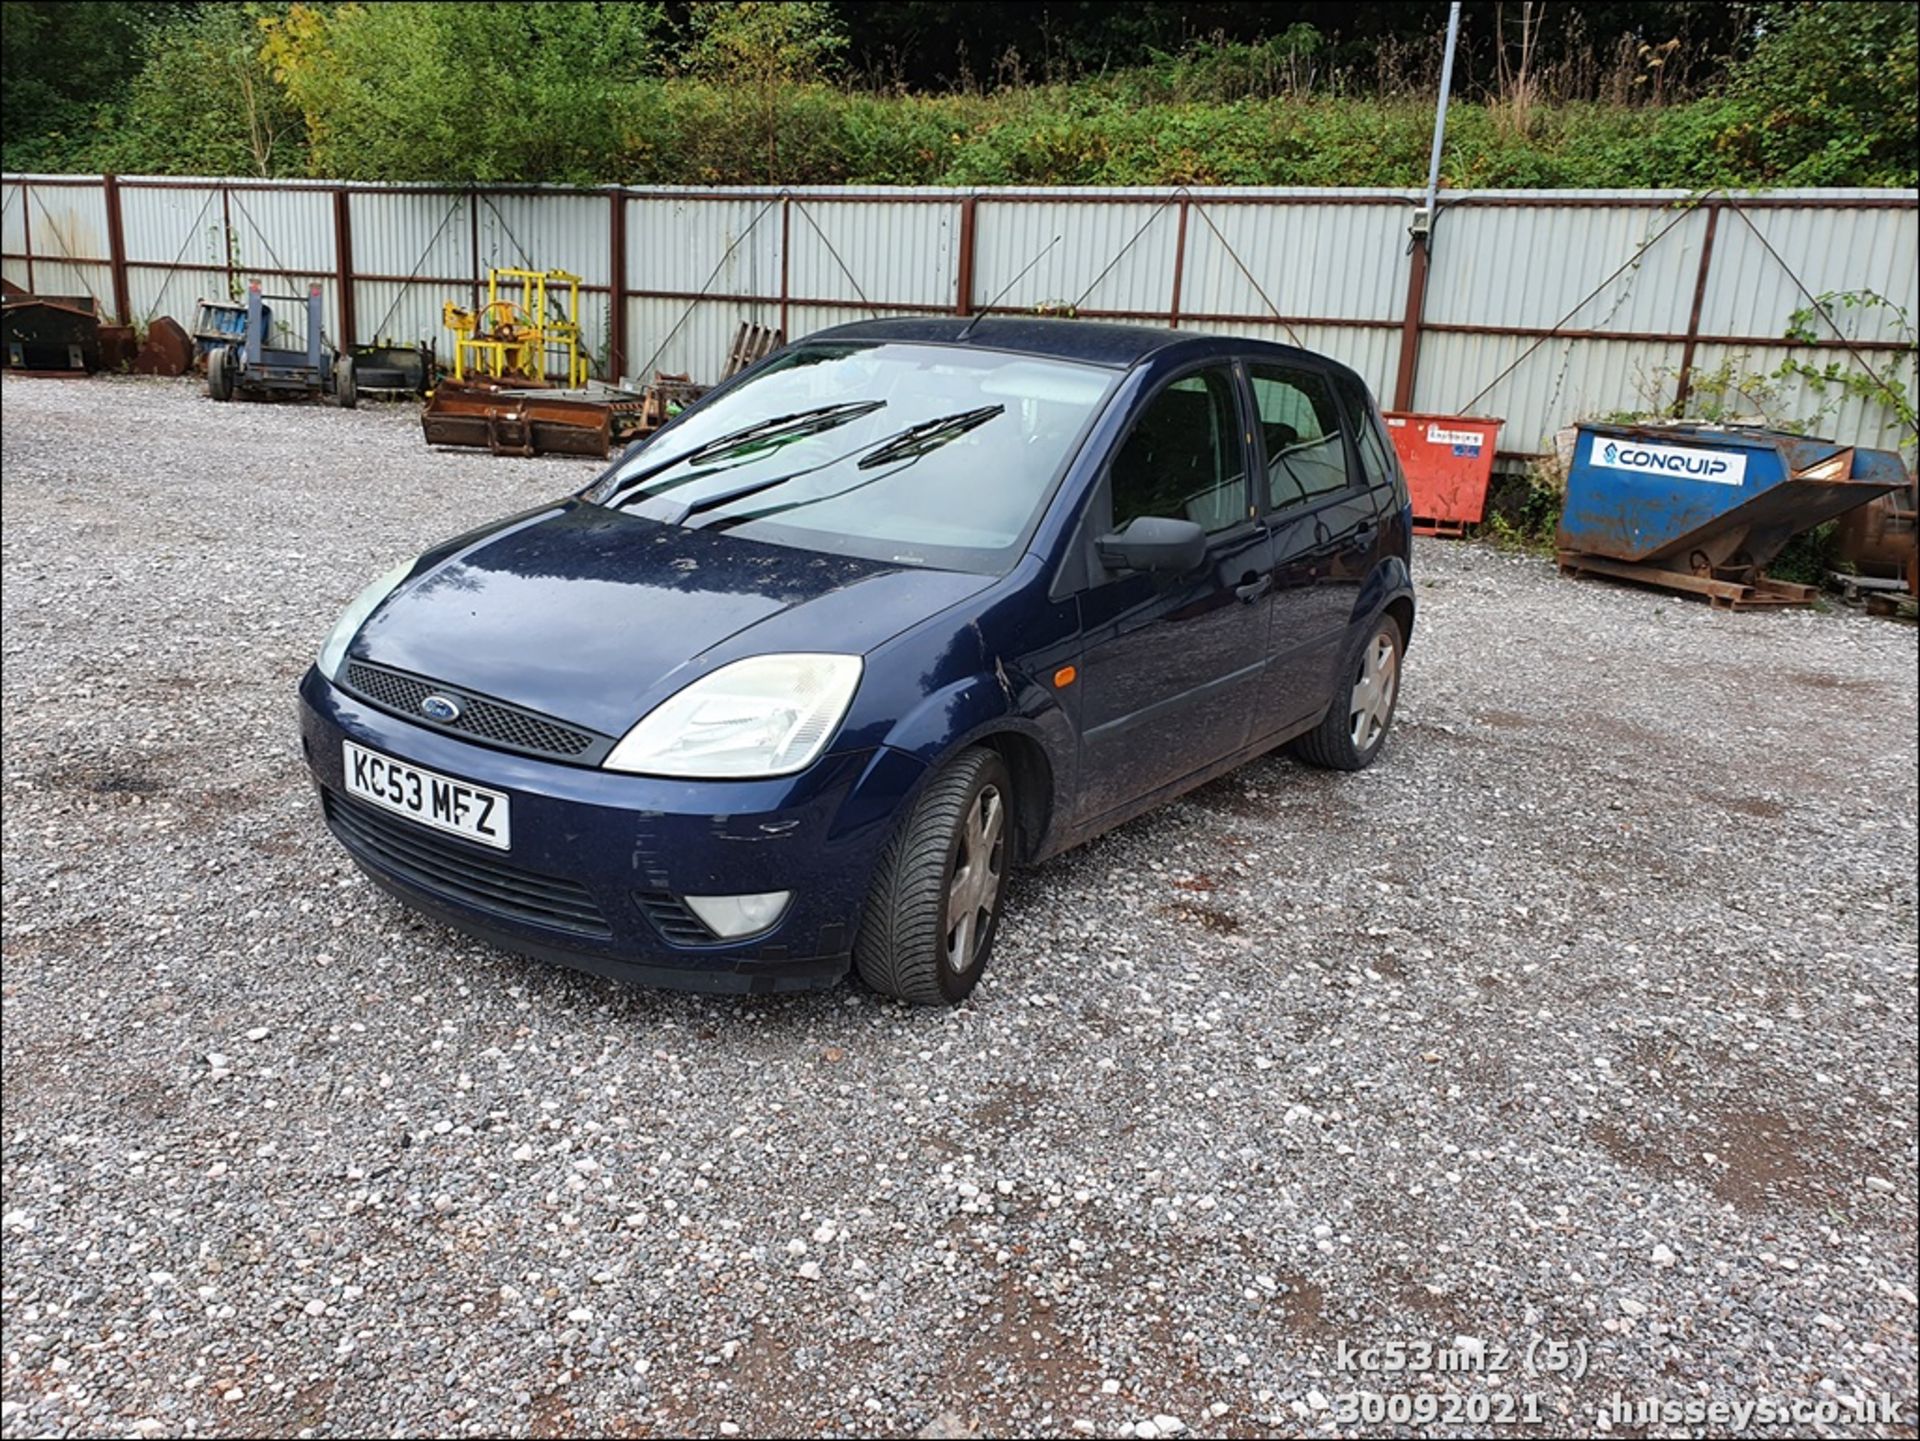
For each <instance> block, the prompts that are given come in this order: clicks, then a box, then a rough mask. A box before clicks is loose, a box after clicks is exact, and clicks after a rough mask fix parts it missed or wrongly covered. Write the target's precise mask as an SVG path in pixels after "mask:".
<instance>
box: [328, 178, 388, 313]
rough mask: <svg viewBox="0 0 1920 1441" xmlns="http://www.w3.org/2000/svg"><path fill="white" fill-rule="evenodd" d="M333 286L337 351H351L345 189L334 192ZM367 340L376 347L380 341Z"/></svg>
mask: <svg viewBox="0 0 1920 1441" xmlns="http://www.w3.org/2000/svg"><path fill="white" fill-rule="evenodd" d="M333 283H334V285H335V286H336V287H337V288H338V289H339V291H340V348H341V350H343V351H351V350H352V349H353V347H354V345H355V344H356V343H357V342H358V339H359V337H358V336H357V335H356V334H355V331H356V330H357V329H358V326H357V325H356V322H355V316H354V307H353V207H352V204H351V203H350V201H349V200H348V197H347V192H346V190H345V188H344V187H343V188H341V189H339V190H336V191H334V192H333ZM368 338H369V339H370V340H373V341H374V342H376V343H377V342H378V341H379V339H380V337H379V336H377V335H374V336H369V337H368Z"/></svg>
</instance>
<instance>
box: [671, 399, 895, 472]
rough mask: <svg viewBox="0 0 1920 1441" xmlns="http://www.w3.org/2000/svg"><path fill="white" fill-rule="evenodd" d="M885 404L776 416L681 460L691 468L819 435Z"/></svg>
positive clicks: (862, 402)
mask: <svg viewBox="0 0 1920 1441" xmlns="http://www.w3.org/2000/svg"><path fill="white" fill-rule="evenodd" d="M886 404H887V403H886V401H884V400H850V401H847V402H845V403H844V404H841V405H821V406H816V407H815V408H814V409H812V410H798V411H795V412H794V413H793V414H792V415H777V416H774V417H773V418H772V419H771V420H763V421H761V422H759V423H758V424H757V425H749V426H747V427H746V428H744V429H742V430H736V431H734V432H733V433H732V434H731V435H723V436H721V437H720V438H719V439H718V440H710V441H708V442H707V443H706V444H705V445H703V446H701V447H699V449H697V450H690V451H688V452H687V453H686V454H685V455H683V456H681V457H679V458H680V459H681V460H684V461H685V462H686V463H687V464H689V465H699V464H700V463H701V462H702V461H708V460H721V459H724V458H725V457H727V456H729V455H731V454H733V453H734V452H735V451H739V450H746V449H748V448H749V447H758V446H762V445H771V444H773V443H774V442H775V441H783V440H798V439H799V438H800V437H801V436H803V435H818V434H819V433H820V432H821V431H823V430H833V429H835V428H837V427H839V426H842V425H845V424H847V423H848V422H849V421H854V420H858V419H859V418H860V417H861V416H863V415H872V414H873V412H874V411H876V410H884V409H885V408H886Z"/></svg>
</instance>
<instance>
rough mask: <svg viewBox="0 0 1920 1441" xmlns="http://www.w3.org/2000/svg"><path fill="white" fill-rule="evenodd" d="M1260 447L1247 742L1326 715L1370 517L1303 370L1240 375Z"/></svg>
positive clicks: (1363, 570) (1364, 493) (1338, 418)
mask: <svg viewBox="0 0 1920 1441" xmlns="http://www.w3.org/2000/svg"><path fill="white" fill-rule="evenodd" d="M1247 380H1248V386H1249V390H1250V392H1251V396H1252V401H1253V411H1254V421H1255V432H1256V435H1257V437H1258V441H1259V449H1260V457H1261V465H1262V483H1261V485H1260V487H1259V490H1260V497H1259V499H1260V505H1261V508H1262V512H1263V514H1264V515H1265V516H1266V520H1267V528H1268V530H1269V532H1270V533H1271V535H1272V544H1273V579H1274V588H1273V606H1272V613H1273V634H1272V642H1271V643H1272V662H1271V664H1270V665H1269V667H1268V670H1267V676H1266V680H1265V683H1264V685H1263V687H1262V691H1261V696H1260V703H1259V706H1258V708H1257V715H1256V718H1255V723H1254V724H1255V731H1254V734H1255V735H1256V736H1258V735H1264V734H1270V733H1272V732H1275V731H1280V730H1283V729H1285V728H1287V727H1289V726H1293V725H1295V724H1297V723H1298V722H1300V721H1303V720H1310V719H1313V718H1316V717H1318V716H1319V715H1320V714H1321V713H1322V712H1324V711H1325V709H1326V707H1327V704H1328V702H1329V700H1330V699H1331V698H1332V696H1333V693H1334V690H1335V682H1336V677H1335V674H1334V672H1335V670H1336V668H1337V667H1338V666H1339V664H1340V661H1341V658H1342V657H1343V656H1344V655H1345V653H1346V645H1347V629H1348V626H1349V624H1350V622H1351V620H1352V617H1353V608H1354V606H1355V604H1356V603H1357V602H1358V600H1359V596H1360V586H1361V583H1362V582H1363V581H1365V579H1366V577H1367V572H1368V570H1369V569H1370V568H1371V565H1372V557H1373V550H1374V542H1375V540H1376V539H1377V537H1378V529H1379V517H1378V512H1377V510H1376V508H1375V504H1374V499H1373V496H1372V495H1371V493H1370V491H1369V489H1368V487H1366V486H1365V485H1362V484H1359V483H1357V477H1356V473H1355V472H1356V470H1357V467H1356V466H1355V465H1354V463H1353V451H1352V446H1351V439H1352V437H1351V427H1350V424H1349V422H1348V421H1347V420H1346V418H1345V416H1344V414H1343V412H1342V410H1341V407H1340V405H1339V403H1338V401H1337V400H1336V399H1335V396H1334V392H1333V387H1332V384H1331V381H1330V378H1329V376H1328V375H1327V373H1326V371H1324V370H1323V369H1321V368H1320V367H1319V366H1317V365H1314V364H1312V363H1311V362H1308V361H1305V360H1302V361H1298V362H1294V361H1284V362H1282V361H1265V360H1263V361H1257V362H1254V363H1251V364H1249V365H1248V367H1247Z"/></svg>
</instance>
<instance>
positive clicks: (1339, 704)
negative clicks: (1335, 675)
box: [1293, 613, 1407, 771]
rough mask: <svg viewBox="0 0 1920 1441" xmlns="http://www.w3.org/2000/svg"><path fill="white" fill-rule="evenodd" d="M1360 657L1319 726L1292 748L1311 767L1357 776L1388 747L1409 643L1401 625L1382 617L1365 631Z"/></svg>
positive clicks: (1349, 668) (1352, 660)
mask: <svg viewBox="0 0 1920 1441" xmlns="http://www.w3.org/2000/svg"><path fill="white" fill-rule="evenodd" d="M1366 636H1367V638H1366V640H1365V641H1364V642H1363V643H1362V644H1361V646H1360V650H1359V653H1358V654H1357V655H1355V656H1353V657H1351V658H1350V659H1349V661H1348V664H1347V667H1346V670H1345V677H1346V683H1345V685H1343V686H1342V687H1340V689H1339V690H1338V691H1337V692H1336V693H1335V695H1334V698H1333V704H1332V705H1330V706H1328V707H1327V713H1326V715H1325V716H1324V717H1323V718H1322V719H1321V721H1320V724H1319V725H1317V726H1315V727H1314V728H1313V729H1312V730H1310V731H1308V732H1307V733H1306V734H1305V735H1303V736H1301V737H1300V739H1298V740H1297V741H1295V742H1294V743H1293V753H1294V754H1295V755H1296V756H1298V757H1299V758H1300V759H1301V760H1303V761H1305V762H1306V763H1307V764H1308V765H1314V766H1321V767H1324V768H1325V769H1327V770H1335V771H1359V770H1365V769H1366V768H1367V767H1368V766H1370V765H1372V764H1373V761H1374V757H1376V756H1378V755H1379V754H1380V748H1381V747H1382V746H1383V745H1385V744H1386V741H1387V731H1388V730H1389V728H1391V727H1392V725H1393V710H1394V706H1395V704H1396V703H1397V702H1398V701H1399V699H1400V657H1401V656H1403V655H1405V654H1406V650H1407V638H1406V636H1405V634H1404V633H1403V632H1402V631H1401V629H1400V622H1399V621H1398V620H1397V619H1395V618H1394V617H1393V616H1392V615H1388V614H1385V613H1383V614H1382V615H1381V616H1380V618H1379V619H1378V620H1376V621H1374V623H1373V624H1372V625H1371V626H1369V627H1368V628H1367V632H1366Z"/></svg>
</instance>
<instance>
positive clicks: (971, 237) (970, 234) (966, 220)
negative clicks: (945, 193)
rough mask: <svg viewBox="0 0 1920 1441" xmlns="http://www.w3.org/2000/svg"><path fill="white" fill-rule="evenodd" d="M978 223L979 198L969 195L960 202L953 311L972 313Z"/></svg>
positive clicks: (961, 313)
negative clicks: (957, 258) (958, 244)
mask: <svg viewBox="0 0 1920 1441" xmlns="http://www.w3.org/2000/svg"><path fill="white" fill-rule="evenodd" d="M979 223H980V198H979V197H978V196H977V195H969V196H968V197H967V198H966V199H965V200H962V201H961V202H960V260H959V264H958V271H959V273H958V275H957V277H956V279H955V283H954V287H953V288H954V297H953V313H954V314H955V315H971V314H973V253H974V246H975V245H976V243H977V236H978V235H979V228H978V227H979Z"/></svg>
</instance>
